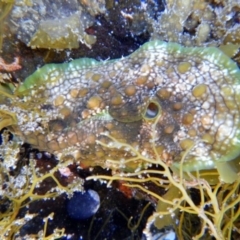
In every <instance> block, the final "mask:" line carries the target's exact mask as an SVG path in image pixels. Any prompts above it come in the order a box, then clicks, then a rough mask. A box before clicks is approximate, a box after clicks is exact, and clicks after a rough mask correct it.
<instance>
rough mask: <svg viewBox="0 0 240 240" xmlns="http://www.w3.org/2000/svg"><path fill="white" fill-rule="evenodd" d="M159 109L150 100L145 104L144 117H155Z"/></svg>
mask: <svg viewBox="0 0 240 240" xmlns="http://www.w3.org/2000/svg"><path fill="white" fill-rule="evenodd" d="M159 111H160V109H159V105H158V104H156V103H154V102H151V103H149V104H148V106H147V109H146V112H145V117H146V118H148V119H149V118H150V119H151V118H155V117H156V116H157V115H158V114H159Z"/></svg>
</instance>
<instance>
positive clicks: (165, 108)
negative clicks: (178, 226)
mask: <svg viewBox="0 0 240 240" xmlns="http://www.w3.org/2000/svg"><path fill="white" fill-rule="evenodd" d="M239 79H240V72H239V69H238V67H237V65H236V64H235V63H234V62H233V61H232V60H231V59H230V58H229V57H228V56H226V55H225V54H223V53H222V52H221V51H220V50H218V49H217V48H214V47H208V48H202V47H195V48H188V47H182V46H181V45H179V44H176V43H166V42H161V41H153V42H149V43H146V44H144V45H143V46H142V47H141V48H140V49H139V50H137V51H136V52H134V53H132V54H131V55H130V56H128V57H126V58H122V59H119V60H111V61H104V62H98V61H96V60H94V59H88V58H83V59H78V60H74V61H72V62H70V63H63V64H48V65H45V66H44V67H42V68H40V69H38V70H37V71H36V72H35V73H34V74H32V75H31V76H29V77H28V78H27V79H26V80H25V81H24V83H23V84H22V85H20V86H19V87H18V88H17V89H16V90H15V92H14V94H13V96H12V97H10V98H11V99H9V102H10V103H6V104H3V105H2V110H1V112H2V113H3V114H2V118H3V121H4V119H8V121H6V122H7V125H8V126H9V125H11V122H10V121H11V119H12V130H13V131H14V132H15V134H16V135H17V136H19V137H20V138H21V139H22V140H24V141H26V142H28V143H30V144H32V145H33V146H34V147H37V148H39V149H41V150H45V151H48V152H51V153H54V154H56V155H58V156H59V157H60V158H64V156H65V155H69V154H70V155H72V156H73V157H74V158H75V160H76V161H81V163H82V164H83V165H87V166H89V165H91V166H95V165H101V166H104V167H105V166H106V158H107V157H112V158H115V159H119V160H121V159H128V158H129V157H130V156H129V153H128V150H126V149H117V150H116V149H115V150H114V151H110V150H109V149H106V148H105V147H102V146H101V145H100V144H99V141H103V142H106V143H107V144H108V143H109V140H108V137H107V136H106V135H108V134H109V135H111V136H113V137H115V138H116V139H117V140H119V141H120V142H126V143H128V144H131V145H133V146H135V147H138V148H139V149H141V151H142V152H144V153H145V154H146V155H149V156H151V155H153V152H152V150H151V148H149V143H150V142H151V141H154V144H155V145H156V146H157V149H158V154H159V155H160V157H161V159H162V161H164V162H165V163H168V165H169V166H170V167H171V168H172V169H173V170H174V171H178V170H177V169H178V168H179V163H180V161H181V159H182V157H183V155H184V154H186V152H187V153H188V154H187V156H186V157H185V159H184V163H183V170H184V171H196V170H204V169H214V168H218V170H219V173H220V175H221V177H222V180H224V181H227V182H232V181H234V180H235V179H236V178H237V173H236V171H234V169H233V170H232V171H231V168H230V167H229V168H228V171H227V172H225V171H222V170H221V169H222V167H224V166H226V164H228V163H227V162H228V161H229V160H232V159H234V158H236V157H237V156H238V155H239V152H240V148H239V131H240V130H239V118H240V112H239V108H240V107H239V102H240V94H239ZM6 97H9V92H8V93H6ZM7 112H9V116H7ZM156 118H158V119H159V120H158V122H157V123H155V124H156V130H155V131H156V135H155V136H156V138H154V139H151V137H152V133H151V131H149V128H150V126H151V124H152V123H153V121H155V119H156ZM9 119H10V120H9ZM15 119H17V120H15ZM1 127H4V124H3V122H2V124H1ZM109 144H110V143H109ZM142 164H144V163H141V162H136V163H135V164H133V165H128V164H127V166H125V165H124V166H123V167H126V169H128V170H133V169H134V168H136V167H137V166H139V165H142ZM230 172H231V174H230ZM225 173H227V174H225ZM229 176H231V177H229Z"/></svg>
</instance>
